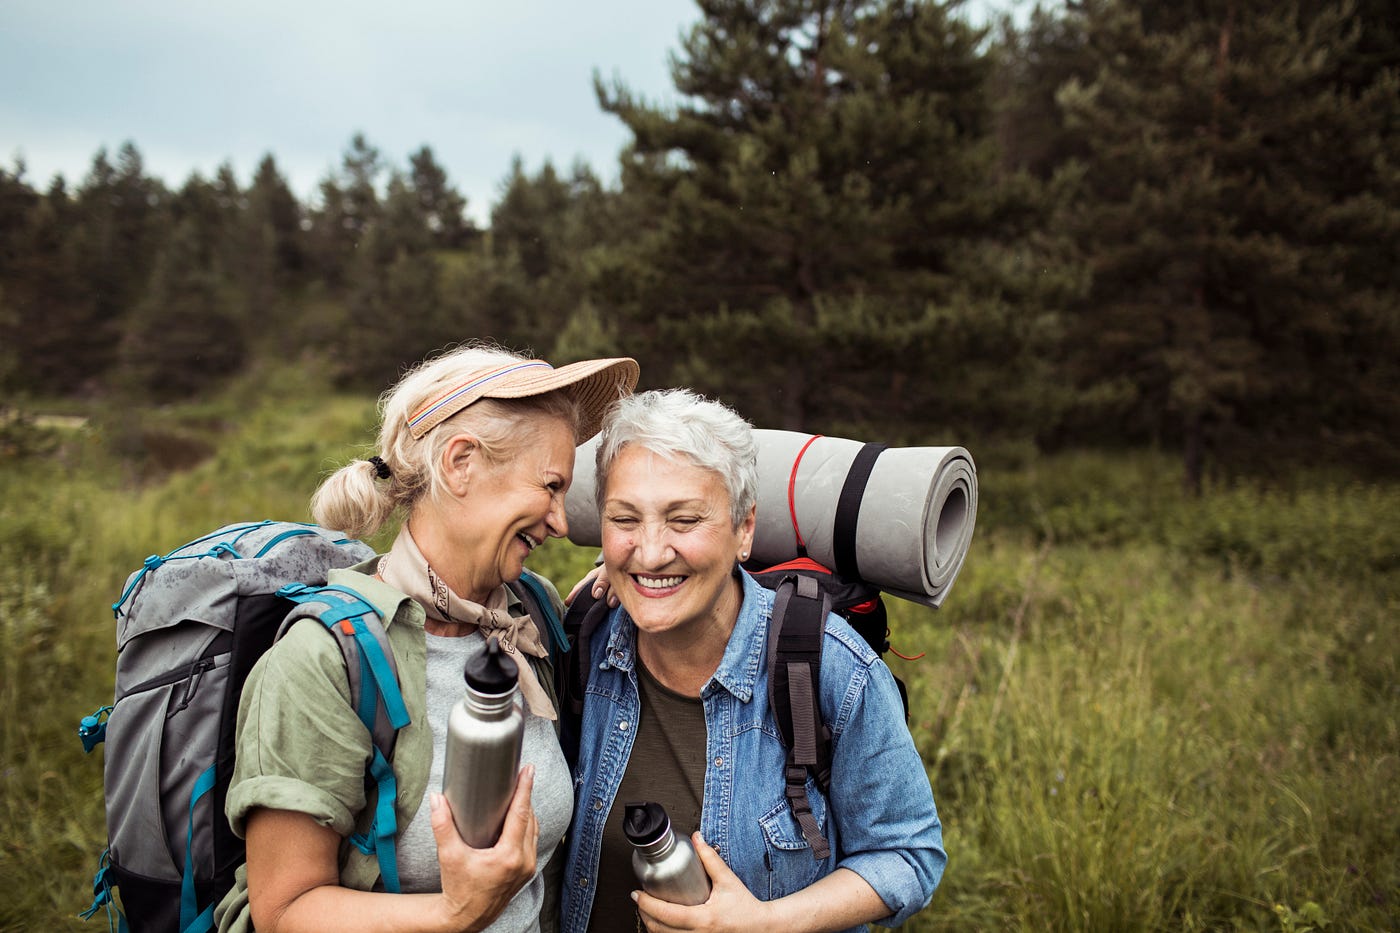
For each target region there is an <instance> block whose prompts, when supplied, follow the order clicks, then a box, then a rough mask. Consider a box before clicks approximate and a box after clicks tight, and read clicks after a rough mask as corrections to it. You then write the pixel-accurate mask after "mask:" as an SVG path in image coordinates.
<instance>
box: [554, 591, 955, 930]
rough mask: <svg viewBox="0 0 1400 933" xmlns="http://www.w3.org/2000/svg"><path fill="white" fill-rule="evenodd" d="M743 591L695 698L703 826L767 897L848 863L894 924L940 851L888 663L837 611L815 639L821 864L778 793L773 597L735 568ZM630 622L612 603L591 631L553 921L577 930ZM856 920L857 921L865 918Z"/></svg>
mask: <svg viewBox="0 0 1400 933" xmlns="http://www.w3.org/2000/svg"><path fill="white" fill-rule="evenodd" d="M742 577H743V584H744V600H743V604H742V606H741V607H740V610H739V618H738V621H737V623H736V624H735V627H734V632H733V634H732V635H731V636H730V638H729V644H728V646H727V647H726V649H725V652H724V657H723V659H722V660H721V661H720V665H719V669H718V670H716V671H715V674H714V676H713V677H712V678H711V679H710V681H709V683H707V684H706V685H705V687H704V689H702V690H701V692H700V699H701V702H702V704H703V706H704V711H705V727H706V731H707V733H708V737H707V739H706V746H707V747H706V765H705V789H704V802H703V805H702V812H701V817H700V832H701V835H702V836H704V838H705V841H706V842H708V843H709V844H710V845H711V846H713V847H714V848H715V850H716V851H717V852H718V853H719V855H720V857H721V858H722V859H724V861H725V863H726V864H728V865H729V867H730V868H731V869H732V870H733V871H734V873H735V874H736V875H738V877H739V879H740V880H741V881H743V882H744V885H745V886H746V887H747V888H748V889H749V891H750V892H752V893H753V894H754V896H756V897H757V898H758V899H759V900H764V901H768V900H775V899H777V898H780V897H783V896H785V895H788V894H793V893H795V892H797V891H800V890H802V889H803V888H806V887H807V886H809V885H811V884H812V883H814V882H816V881H817V880H819V879H821V878H823V877H825V876H826V875H829V874H831V873H832V872H833V871H835V870H836V869H837V868H847V869H850V870H851V871H854V872H855V873H856V874H858V875H860V876H861V877H862V878H864V879H865V881H866V882H868V883H869V884H870V886H871V887H872V888H874V889H875V891H876V893H878V894H879V895H880V897H881V899H883V900H884V902H885V905H886V906H887V907H888V908H889V910H890V916H889V917H888V918H886V919H884V920H881V921H880V923H882V924H883V925H887V926H896V925H898V924H901V923H903V922H904V921H905V920H907V919H909V917H911V916H913V915H914V914H915V913H916V912H918V911H919V910H921V909H922V908H923V907H924V906H925V905H927V904H928V902H929V899H930V898H931V897H932V896H933V891H934V889H935V888H936V887H937V886H938V882H939V879H940V878H942V875H943V866H944V864H945V862H946V861H947V855H946V854H945V853H944V851H943V831H942V827H941V825H940V824H939V821H938V812H937V810H936V809H935V807H934V802H933V791H932V789H931V788H930V787H929V781H928V775H927V774H926V772H925V771H924V765H923V759H922V758H921V757H920V755H919V752H918V750H917V749H916V748H915V747H914V741H913V739H912V738H911V736H910V735H909V730H908V728H907V727H906V725H905V722H904V710H903V706H902V703H901V700H900V697H899V690H898V688H897V687H896V685H895V682H894V677H893V676H892V675H891V674H890V671H889V668H887V667H885V664H884V662H883V661H881V660H880V659H879V658H878V657H877V656H876V654H875V653H874V651H872V650H871V649H870V646H869V645H867V644H866V643H865V641H864V640H863V639H862V638H861V637H860V636H859V635H858V634H856V633H855V631H854V630H852V629H851V628H850V626H848V625H847V624H846V623H845V622H844V621H842V620H841V619H840V618H839V617H838V616H835V615H832V616H830V617H829V618H828V619H827V623H826V633H825V640H824V642H823V645H822V666H821V698H820V702H821V711H822V718H823V720H824V721H825V722H826V723H827V724H828V725H829V726H830V728H831V730H832V766H831V785H830V795H829V799H827V798H826V797H823V796H822V794H821V793H820V792H819V791H818V790H817V787H816V784H815V782H814V781H813V780H812V779H811V777H810V776H809V777H808V779H807V797H808V800H809V801H811V806H812V812H813V814H814V815H815V816H816V819H817V823H818V825H819V826H820V827H821V829H822V833H823V835H825V836H826V838H827V840H828V841H829V842H830V843H831V850H832V854H831V856H830V857H828V858H826V859H823V860H822V861H817V860H816V859H814V858H813V856H812V851H811V849H810V848H809V847H808V845H807V842H806V840H804V839H803V837H802V831H801V829H800V827H799V826H798V824H797V820H796V819H795V818H794V817H793V815H792V812H791V811H790V810H789V809H788V805H787V801H786V798H785V797H784V794H783V789H784V783H783V769H784V762H785V759H786V752H785V750H784V748H783V744H782V740H781V738H780V737H779V734H778V729H777V724H776V722H775V720H774V718H773V715H772V713H771V711H770V709H769V704H768V668H767V661H766V654H767V644H768V625H769V621H770V620H771V617H772V612H773V593H772V592H771V591H770V590H767V589H765V588H763V587H762V586H760V585H759V584H758V583H756V582H755V581H754V580H753V578H752V577H750V576H749V575H748V574H747V573H745V574H742ZM636 637H637V629H636V626H635V625H634V624H633V622H632V620H631V617H630V616H628V615H627V612H626V610H624V609H621V608H618V609H615V610H613V611H612V613H611V614H610V615H609V617H608V619H607V621H606V623H605V624H604V625H602V626H600V627H599V629H598V631H597V633H596V634H595V635H594V637H593V638H592V640H591V641H590V650H591V653H592V659H591V660H592V665H591V667H592V671H593V673H592V676H591V678H590V681H589V684H588V690H587V694H586V698H585V701H584V709H583V723H582V726H581V732H580V735H581V740H580V742H579V762H578V767H577V769H576V770H575V773H574V791H575V795H574V797H575V809H574V814H575V816H574V824H573V828H572V830H571V832H570V838H569V850H568V859H567V861H566V863H565V866H564V891H563V901H562V907H563V925H562V927H561V929H562V930H564V931H566V933H584V931H585V930H586V929H587V926H588V916H589V912H590V910H591V908H592V905H593V893H594V885H595V879H596V877H597V870H598V860H599V855H600V850H601V847H602V838H603V825H604V823H605V821H606V820H607V816H608V811H609V810H610V809H611V808H612V805H613V800H614V797H615V796H616V795H617V789H618V786H619V785H620V784H621V782H622V775H623V772H624V771H625V770H626V766H627V760H628V757H629V756H630V755H631V752H632V742H633V738H634V737H635V735H636V724H637V716H638V713H639V711H640V705H641V701H640V699H639V695H638V691H637V672H636V667H635V660H636V644H637V642H636ZM855 929H857V930H863V929H865V928H864V927H863V926H861V927H856V928H855Z"/></svg>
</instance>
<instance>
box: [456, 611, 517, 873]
mask: <svg viewBox="0 0 1400 933" xmlns="http://www.w3.org/2000/svg"><path fill="white" fill-rule="evenodd" d="M519 674H520V670H519V668H517V667H516V664H515V661H513V660H511V659H510V658H509V657H507V656H506V654H505V652H504V651H502V650H501V644H500V642H499V641H498V640H497V639H496V637H495V636H494V635H493V636H492V637H491V638H489V639H488V640H487V642H486V652H485V653H484V654H481V655H478V656H477V657H475V658H473V659H472V660H471V661H469V662H467V667H466V671H465V672H464V676H465V678H466V682H467V689H466V692H465V693H464V694H463V696H462V699H461V701H460V702H458V704H457V705H456V706H454V707H452V712H451V714H450V715H449V716H448V717H447V759H446V761H444V762H443V771H442V793H443V795H444V796H445V797H446V798H447V800H448V802H449V803H451V804H452V818H453V820H454V821H455V822H456V824H457V832H458V833H459V834H460V835H461V837H462V841H463V842H465V843H466V844H467V845H469V846H472V847H474V848H478V849H489V848H490V847H491V846H493V845H495V844H496V840H497V839H499V838H500V836H501V827H502V825H504V823H505V819H506V810H507V809H508V808H509V807H510V800H511V797H513V796H514V795H515V781H516V776H517V775H518V773H519V771H520V745H521V742H522V740H523V739H524V735H525V711H524V707H523V706H522V704H521V702H520V699H519V697H520V691H519V689H518V685H517V680H518V677H519Z"/></svg>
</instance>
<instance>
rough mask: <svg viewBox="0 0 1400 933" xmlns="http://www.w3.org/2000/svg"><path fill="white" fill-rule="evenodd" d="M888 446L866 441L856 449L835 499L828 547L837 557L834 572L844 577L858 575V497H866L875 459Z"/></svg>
mask: <svg viewBox="0 0 1400 933" xmlns="http://www.w3.org/2000/svg"><path fill="white" fill-rule="evenodd" d="M888 447H889V445H888V444H877V443H869V444H866V445H864V446H863V447H861V449H860V450H859V451H857V452H856V456H855V459H854V460H852V461H851V467H850V469H848V470H847V471H846V481H845V482H844V483H842V484H841V495H840V497H839V498H838V499H837V500H836V518H835V521H834V522H833V523H832V525H833V527H832V538H831V548H832V554H833V556H834V557H835V558H836V568H835V569H836V572H837V573H838V574H840V575H841V576H843V577H845V578H846V579H847V580H859V579H860V566H859V565H858V562H857V561H856V520H857V519H858V518H859V517H860V501H861V500H862V499H863V498H865V484H866V483H868V482H870V473H871V471H872V470H874V469H875V461H876V459H877V458H879V456H880V454H881V453H883V452H884V451H885V450H886V449H888Z"/></svg>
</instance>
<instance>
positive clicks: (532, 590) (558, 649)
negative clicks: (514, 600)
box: [510, 570, 569, 670]
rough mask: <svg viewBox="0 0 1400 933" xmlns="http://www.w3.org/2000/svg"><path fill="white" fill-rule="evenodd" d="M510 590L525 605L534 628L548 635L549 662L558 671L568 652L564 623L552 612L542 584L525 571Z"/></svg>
mask: <svg viewBox="0 0 1400 933" xmlns="http://www.w3.org/2000/svg"><path fill="white" fill-rule="evenodd" d="M510 588H511V591H512V592H514V593H515V595H516V596H519V597H520V601H521V602H522V603H524V604H525V610H526V611H527V612H529V613H530V618H532V619H534V620H535V624H536V626H537V627H538V628H539V629H541V630H542V631H543V632H545V634H546V635H548V637H549V660H550V663H551V664H553V665H554V669H555V670H559V665H560V662H561V660H562V659H563V657H564V655H565V654H567V653H568V651H569V639H568V637H567V636H566V635H565V634H564V623H563V622H561V621H560V619H559V614H558V613H557V612H555V611H554V601H553V600H551V599H550V598H549V592H548V591H547V590H546V589H545V585H544V583H543V582H541V581H540V579H539V577H537V576H536V575H535V574H533V573H531V572H530V571H529V570H527V571H525V572H524V573H522V574H521V575H520V579H519V580H517V581H515V583H513V584H510Z"/></svg>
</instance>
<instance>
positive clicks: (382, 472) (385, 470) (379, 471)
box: [369, 455, 394, 479]
mask: <svg viewBox="0 0 1400 933" xmlns="http://www.w3.org/2000/svg"><path fill="white" fill-rule="evenodd" d="M369 462H370V463H372V464H374V472H375V475H377V476H378V477H379V478H380V479H388V478H389V477H391V476H393V475H394V473H393V471H392V470H390V469H389V464H387V463H385V462H384V458H382V457H380V456H378V455H376V456H373V457H370V458H369Z"/></svg>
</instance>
